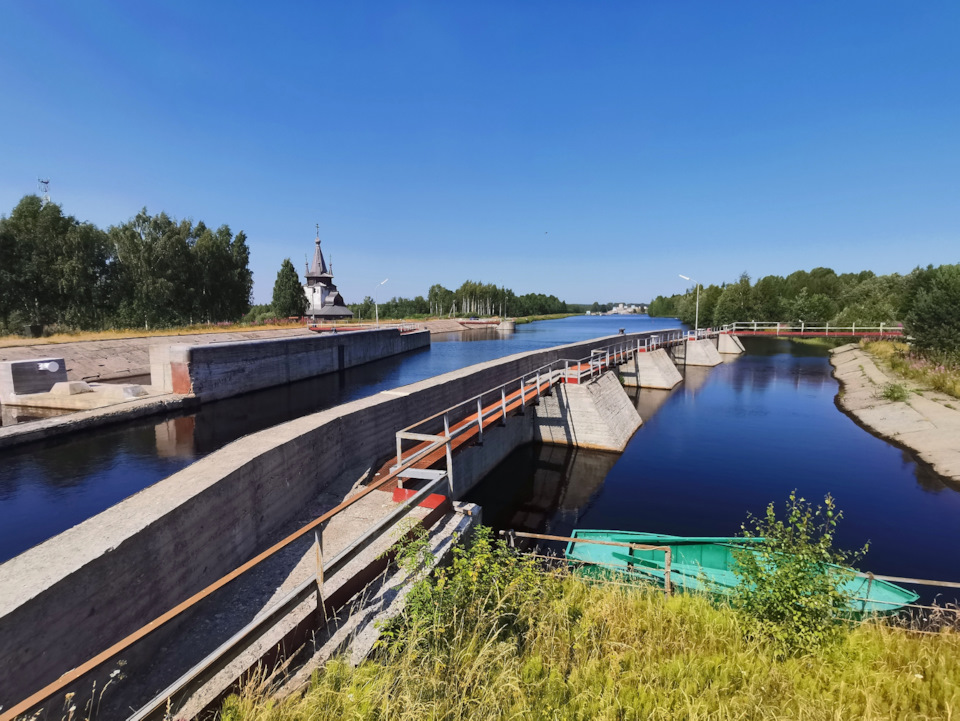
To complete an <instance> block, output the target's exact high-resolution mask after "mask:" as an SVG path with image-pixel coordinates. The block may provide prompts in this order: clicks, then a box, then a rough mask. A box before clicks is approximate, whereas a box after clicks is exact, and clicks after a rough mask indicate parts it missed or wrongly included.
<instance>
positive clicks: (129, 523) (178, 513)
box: [0, 334, 642, 707]
mask: <svg viewBox="0 0 960 721" xmlns="http://www.w3.org/2000/svg"><path fill="white" fill-rule="evenodd" d="M638 337H642V336H641V335H640V334H631V335H628V336H626V337H624V336H619V337H610V338H607V339H594V340H591V341H586V342H582V343H574V344H570V345H567V346H558V347H555V348H548V349H544V350H538V351H531V352H528V353H520V354H516V355H512V356H507V357H506V358H501V359H498V360H495V361H490V362H487V363H481V364H478V365H475V366H471V367H469V368H463V369H460V370H457V371H453V372H451V373H446V374H444V375H441V376H437V377H435V378H431V379H428V380H425V381H421V382H419V383H414V384H412V385H408V386H404V387H401V388H398V389H395V390H393V391H387V392H384V393H380V394H377V395H375V396H372V397H369V398H363V399H360V400H357V401H353V402H351V403H347V404H344V405H341V406H338V407H336V408H331V409H329V410H326V411H322V412H320V413H316V414H313V415H310V416H305V417H303V418H298V419H296V420H293V421H289V422H287V423H284V424H281V425H279V426H276V427H273V428H270V429H267V430H264V431H261V432H259V433H255V434H253V435H250V436H247V437H245V438H242V439H240V440H238V441H235V442H233V443H231V444H229V445H227V446H225V447H224V448H222V449H220V450H219V451H217V452H215V453H212V454H211V455H209V456H207V457H206V458H203V459H201V460H199V461H197V462H196V463H194V464H192V465H191V466H189V467H187V468H185V469H184V470H182V471H180V472H179V473H176V474H174V475H173V476H171V477H170V478H168V479H166V480H164V481H161V482H160V483H157V484H155V485H153V486H151V487H150V488H147V489H145V490H143V491H141V492H140V493H137V494H136V495H134V496H131V497H130V498H127V499H126V500H124V501H122V502H121V503H119V504H117V505H116V506H114V507H112V508H110V509H108V510H106V511H104V512H103V513H101V514H99V515H97V516H94V517H93V518H91V519H88V520H87V521H84V522H83V523H81V524H79V525H78V526H75V527H74V528H71V529H70V530H68V531H66V532H64V533H62V534H60V535H59V536H56V537H55V538H52V539H50V540H49V541H46V542H45V543H42V544H40V545H39V546H36V547H34V548H32V549H30V550H29V551H26V552H25V553H23V554H21V555H20V556H17V557H16V558H14V559H12V560H10V561H8V562H7V563H5V564H2V565H0V588H3V589H4V593H3V594H2V595H0V668H3V669H4V676H5V678H4V683H3V684H2V687H0V705H3V706H5V707H9V706H10V705H11V704H12V703H14V702H16V701H19V700H20V699H22V698H24V697H25V696H27V695H28V694H30V693H32V692H34V691H36V690H37V689H39V688H40V687H42V686H43V685H45V684H46V683H49V682H51V681H53V680H54V679H56V678H57V677H59V676H60V675H61V674H62V673H63V672H65V671H66V670H68V669H70V668H73V667H75V666H77V665H79V664H80V663H82V662H83V661H85V660H86V659H88V658H90V657H91V656H93V655H94V654H96V653H98V652H100V651H102V650H103V649H104V648H106V647H107V646H109V645H110V644H112V643H115V642H116V641H118V640H119V639H121V638H123V637H124V636H126V635H127V634H129V633H131V632H132V631H134V630H136V629H137V628H139V627H140V626H141V625H142V624H143V623H144V622H146V621H147V620H149V619H152V618H155V617H156V616H158V615H159V614H161V613H163V612H164V611H166V610H168V609H170V608H172V607H173V606H175V605H176V604H177V603H179V602H181V601H183V600H184V599H185V598H188V597H189V596H190V595H191V594H193V593H195V592H197V591H198V590H200V589H201V588H203V587H204V586H206V585H207V584H209V583H211V582H212V581H214V580H216V579H217V578H220V577H221V576H222V575H223V574H224V573H226V572H228V571H230V570H231V569H233V568H236V567H237V566H238V565H240V564H241V563H243V562H244V561H246V560H247V559H249V558H250V557H252V556H253V555H254V554H256V553H257V552H259V551H261V550H262V549H263V548H265V547H266V545H267V544H268V543H269V542H271V541H272V540H273V534H275V533H276V532H277V531H278V530H280V529H281V528H284V527H285V524H287V523H288V522H290V520H291V519H292V518H293V517H294V516H296V515H297V514H298V513H300V512H302V510H303V509H304V508H305V507H307V506H308V504H309V503H310V502H311V501H312V500H313V499H315V498H316V497H317V495H318V493H320V492H322V491H323V490H324V489H326V488H329V487H331V486H333V485H334V484H340V483H343V482H345V481H353V480H356V479H358V478H360V477H361V476H363V475H364V474H366V473H367V472H368V470H369V469H370V468H371V467H372V466H373V465H375V464H376V463H377V462H378V459H382V458H384V457H388V456H390V455H392V454H393V448H394V438H395V435H394V434H395V433H396V431H397V430H399V429H401V428H404V427H406V426H408V425H410V424H412V423H414V422H416V421H419V420H421V419H423V418H426V417H428V416H430V415H433V414H434V413H437V412H439V411H442V410H443V409H445V408H447V407H449V406H451V405H453V404H454V403H457V402H460V401H462V400H464V399H466V398H470V397H471V396H474V395H476V394H478V393H480V392H481V391H484V390H487V389H489V388H492V387H494V386H496V385H498V384H500V383H503V382H506V381H508V380H511V379H513V378H517V377H518V376H520V375H522V374H524V373H528V372H530V371H532V370H534V369H536V368H537V367H539V366H541V365H543V364H545V363H548V362H550V361H553V360H557V359H561V358H574V359H578V358H583V357H585V356H588V355H589V354H590V351H591V350H592V349H593V348H596V347H598V346H600V345H602V344H603V343H604V342H613V341H614V340H616V341H618V342H619V341H624V340H629V339H630V338H634V339H636V338H638ZM607 377H609V378H610V380H612V382H613V383H614V384H616V386H617V390H618V391H619V392H620V393H621V394H622V393H623V390H622V388H620V387H619V383H617V381H616V379H614V378H613V377H612V376H607ZM630 410H631V411H633V408H632V406H631V408H630ZM633 413H634V414H635V413H636V411H633ZM531 416H532V414H531ZM511 422H513V426H514V428H513V429H511V427H510V422H508V426H507V429H506V430H507V432H508V438H510V437H512V438H513V439H514V441H517V442H519V441H520V440H522V439H524V438H526V437H527V435H528V433H529V431H527V430H525V427H524V424H525V423H532V417H531V419H530V420H529V421H527V420H523V421H520V422H519V423H518V422H516V419H511ZM497 430H503V429H497ZM510 434H512V436H511V435H510ZM494 436H495V432H494V433H491V435H490V437H489V439H485V446H486V445H487V444H488V443H489V444H490V446H491V447H490V449H489V450H483V451H481V453H484V454H488V455H486V456H481V457H480V458H479V459H478V460H474V461H471V462H470V463H473V469H474V470H473V471H472V472H473V473H482V472H483V471H484V468H486V467H488V466H489V464H490V463H493V462H495V459H496V458H498V457H499V456H500V454H501V453H502V452H503V448H504V447H505V445H506V444H501V445H500V446H499V447H497V446H495V444H494V440H495V439H494ZM511 442H513V441H511ZM174 448H176V442H174ZM476 450H477V449H472V450H471V451H468V453H473V452H474V451H476ZM467 463H468V461H467V460H464V461H462V462H460V461H458V466H457V468H455V481H456V473H457V471H458V470H459V471H460V472H461V474H462V475H464V476H465V477H466V474H467V473H468V471H467V470H464V468H467V465H466V464H467ZM65 639H66V640H67V641H68V642H65Z"/></svg>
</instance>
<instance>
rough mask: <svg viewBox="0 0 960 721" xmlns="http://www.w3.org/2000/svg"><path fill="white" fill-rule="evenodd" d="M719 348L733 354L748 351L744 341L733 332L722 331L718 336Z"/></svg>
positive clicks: (720, 350)
mask: <svg viewBox="0 0 960 721" xmlns="http://www.w3.org/2000/svg"><path fill="white" fill-rule="evenodd" d="M717 350H718V351H719V352H720V353H723V354H732V355H738V354H740V353H745V352H746V348H744V347H743V343H742V342H741V341H740V339H739V338H737V336H735V335H733V334H732V333H721V334H720V335H719V336H717Z"/></svg>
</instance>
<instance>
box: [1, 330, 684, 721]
mask: <svg viewBox="0 0 960 721" xmlns="http://www.w3.org/2000/svg"><path fill="white" fill-rule="evenodd" d="M683 340H684V337H683V333H682V332H681V331H678V330H670V331H662V332H658V333H655V334H648V335H646V336H644V337H638V338H635V339H629V340H627V339H624V340H623V341H617V342H613V343H608V344H607V345H606V346H603V347H602V348H599V349H595V350H594V351H593V352H591V354H590V356H588V357H587V358H582V359H578V360H572V359H559V360H555V361H552V362H550V363H547V364H544V365H542V366H540V367H538V368H535V369H534V370H531V371H529V372H527V373H524V374H523V375H521V376H519V377H518V378H514V379H512V380H510V381H507V382H506V383H501V384H499V385H497V386H495V387H494V388H491V389H489V390H487V391H484V392H482V393H480V394H478V395H476V396H473V397H472V398H469V399H467V400H465V401H461V402H460V403H457V404H455V405H453V406H451V407H450V408H447V409H445V410H443V411H440V412H439V413H436V414H434V415H432V416H430V417H429V418H426V419H424V420H422V421H418V422H417V423H415V424H413V425H411V426H408V427H407V428H404V429H403V430H401V431H399V432H398V433H397V436H396V437H397V458H396V463H395V464H394V465H393V466H392V467H391V468H390V470H389V472H388V473H387V474H386V475H384V476H383V477H382V478H378V479H377V480H375V481H374V482H372V483H371V484H369V485H368V486H366V487H365V488H364V489H363V490H361V491H360V492H358V493H357V494H355V495H353V496H352V497H350V498H348V499H347V500H345V501H343V502H342V503H340V504H338V505H337V506H335V507H334V508H332V509H330V510H329V511H327V512H326V513H324V514H322V515H320V516H318V517H317V518H315V519H314V520H312V521H310V522H308V523H307V524H305V525H304V526H302V527H301V528H300V529H298V530H297V531H295V532H294V533H292V534H290V535H288V536H287V537H285V538H284V539H282V540H280V541H279V542H277V543H275V544H274V545H273V546H271V547H270V548H268V549H266V550H265V551H263V552H261V553H259V554H258V555H256V556H254V557H253V558H252V559H250V560H249V561H247V562H246V563H244V564H242V565H241V566H239V567H238V568H236V569H234V570H233V571H231V572H230V573H227V574H226V575H224V576H222V577H221V578H219V579H218V580H216V581H214V582H213V583H211V584H209V585H208V586H206V587H205V588H203V589H201V590H200V591H198V592H197V593H195V594H193V595H192V596H190V597H189V598H187V599H186V600H184V601H183V602H181V603H179V604H178V605H176V606H175V607H173V608H172V609H170V610H169V611H167V612H166V613H163V614H161V615H160V616H158V617H157V618H155V619H153V620H152V621H150V622H149V623H147V624H145V625H144V626H142V627H140V628H139V629H137V630H136V631H134V632H133V633H131V634H129V635H127V636H126V637H124V638H123V639H121V640H119V641H117V642H116V643H114V644H113V645H111V646H110V647H109V648H107V649H105V650H104V651H102V652H101V653H99V654H97V655H96V656H94V657H93V658H91V659H89V660H87V661H86V662H84V663H82V664H81V665H79V666H77V667H76V668H74V669H71V670H70V671H67V672H66V673H64V674H63V675H62V676H61V677H60V678H58V679H57V680H56V681H54V682H52V683H50V684H48V685H47V686H45V687H43V688H42V689H40V690H39V691H37V692H36V693H34V694H32V695H30V696H29V697H28V698H26V699H24V700H23V701H21V702H20V703H17V704H15V705H14V706H12V707H10V708H7V709H2V710H0V721H12V719H15V718H17V717H18V716H20V715H23V714H26V713H28V712H30V711H31V710H34V709H36V708H37V707H38V706H40V705H41V704H43V703H45V702H46V701H48V700H49V699H50V698H52V697H54V696H55V695H56V694H57V693H60V692H65V691H66V690H68V689H69V688H71V687H72V686H74V685H75V684H77V683H78V682H80V681H82V680H83V679H84V678H85V677H88V676H90V675H91V674H92V673H94V672H97V671H102V669H103V668H104V666H105V665H106V664H107V663H108V662H110V663H112V662H113V660H114V659H116V658H117V657H118V655H119V654H121V653H124V652H125V651H127V650H128V649H130V648H131V647H132V646H134V644H137V643H139V642H141V641H142V640H143V639H145V638H147V637H148V636H150V635H151V634H153V633H154V632H155V631H157V630H158V629H160V628H162V627H165V626H166V625H167V624H169V623H170V622H171V621H173V620H174V619H176V618H178V617H181V616H182V615H183V614H184V613H186V612H188V611H191V610H193V609H195V608H196V607H197V606H198V604H200V603H201V602H202V601H204V600H205V599H207V598H209V597H211V596H212V595H213V594H214V593H216V592H217V591H219V590H220V589H222V588H224V587H226V586H228V585H229V584H230V583H231V582H233V581H234V580H236V579H238V578H240V577H241V576H243V575H244V574H246V573H247V572H249V571H250V570H252V569H253V568H254V567H256V566H258V565H259V564H260V563H262V562H263V561H265V560H267V559H268V558H271V557H272V556H274V555H275V554H277V553H278V552H280V551H281V550H283V549H284V548H287V547H288V546H290V545H291V544H292V543H294V542H295V541H297V540H298V539H301V538H304V537H305V536H306V535H307V534H308V533H310V532H311V531H313V532H314V533H315V534H317V544H318V546H319V535H318V534H319V532H320V530H321V529H322V528H323V524H325V523H327V522H328V521H329V520H330V519H332V518H333V517H335V516H336V515H338V514H339V513H341V512H343V511H344V510H345V509H347V508H349V507H350V506H352V505H353V504H355V503H357V502H358V501H359V500H360V499H361V498H363V497H364V496H366V495H367V494H369V493H371V492H373V491H374V490H377V489H379V488H382V487H383V486H384V485H386V484H388V483H390V482H391V481H394V480H396V481H397V482H398V484H400V485H402V480H403V479H412V478H416V479H421V480H426V481H427V485H426V486H425V487H424V488H421V489H420V490H418V491H416V493H415V494H414V495H413V496H412V497H410V498H408V499H407V500H406V501H404V502H403V503H402V504H400V505H399V506H398V508H397V509H395V510H394V511H392V512H391V513H390V514H387V515H386V516H384V517H383V518H382V519H380V520H379V521H377V522H376V523H374V524H373V525H372V526H370V527H369V528H368V529H367V530H366V531H365V532H364V533H363V534H362V535H361V536H360V537H359V538H357V539H356V540H355V541H354V542H353V543H351V545H350V546H349V547H348V548H346V549H345V550H344V551H342V552H341V553H340V554H338V555H337V556H336V557H335V558H334V559H332V560H331V561H329V562H326V563H324V561H323V558H322V553H319V552H318V561H317V563H318V579H320V580H319V581H318V580H316V579H309V580H308V581H306V582H304V583H303V584H301V585H300V586H299V587H298V588H296V589H295V590H294V591H292V592H290V593H289V594H287V595H286V596H285V597H284V598H282V599H281V600H280V601H278V602H277V603H275V604H273V605H271V606H270V607H268V608H267V609H264V611H263V612H262V615H261V616H259V617H258V618H256V619H255V620H254V621H252V622H251V623H249V624H248V625H247V626H245V627H244V628H243V629H241V630H240V631H239V632H237V633H236V634H234V635H233V636H231V637H230V638H229V639H228V640H227V641H226V642H224V643H223V644H221V645H219V646H218V647H217V648H216V650H215V651H213V652H212V653H211V654H209V655H208V656H207V657H205V658H204V659H203V660H202V661H201V662H200V663H199V664H197V665H195V666H194V667H193V668H191V669H190V670H189V671H188V672H187V673H185V674H183V675H181V676H180V677H179V678H177V680H176V681H174V682H173V683H172V684H171V685H169V686H168V687H167V688H166V689H164V690H163V691H162V692H161V693H160V694H159V695H157V696H156V697H154V698H153V699H152V700H151V701H150V702H148V703H147V704H145V705H144V706H142V707H141V708H140V710H139V711H137V712H136V714H135V715H134V716H133V718H136V719H148V718H159V717H160V716H162V714H161V710H162V709H161V706H163V707H164V708H165V705H166V701H167V699H169V698H170V697H171V696H173V695H177V694H181V695H182V694H184V693H188V692H189V690H190V689H192V688H197V687H199V686H200V685H202V684H203V683H205V682H206V681H207V680H209V678H211V677H212V676H213V675H215V673H216V672H218V671H219V670H221V669H223V668H225V667H226V665H227V664H228V663H229V662H231V661H232V660H233V659H235V658H237V657H238V656H239V654H240V653H242V651H243V650H244V649H246V648H247V647H249V645H250V644H251V643H253V642H255V641H256V640H257V639H259V638H262V637H263V636H264V635H265V634H266V633H267V632H269V631H270V629H271V628H273V627H274V626H275V625H276V624H277V623H278V621H279V620H280V619H282V618H283V617H285V616H286V615H287V614H288V613H289V612H290V611H291V610H292V609H293V608H296V607H297V606H298V605H299V604H301V603H302V602H304V601H305V600H306V599H307V598H308V597H309V596H310V595H311V594H316V595H317V597H318V599H319V601H318V603H319V604H320V605H323V579H324V575H325V578H326V579H327V580H329V579H330V578H331V577H333V576H334V575H335V574H337V573H338V572H339V571H340V570H342V568H343V567H344V566H346V565H347V563H348V562H349V561H351V560H354V559H355V558H357V557H358V556H359V555H360V553H362V552H363V551H364V550H366V549H367V548H369V547H370V546H371V545H372V544H373V543H374V542H375V541H376V540H377V539H379V538H381V537H382V535H383V534H384V533H385V532H386V531H387V530H388V529H389V528H392V527H393V526H394V525H395V524H396V523H397V522H398V521H399V520H400V519H401V518H403V517H404V516H406V515H408V514H409V513H410V512H411V511H412V509H414V508H416V507H417V505H418V504H419V503H420V501H422V500H423V499H424V498H425V497H426V496H427V495H429V494H430V493H433V492H436V491H438V490H439V489H440V488H441V487H442V486H443V485H444V484H446V490H445V495H447V496H448V498H449V499H450V500H452V499H453V464H452V459H453V452H454V449H455V447H457V446H458V445H461V444H458V441H460V440H461V438H463V437H464V436H465V434H468V433H469V432H471V431H476V433H477V435H478V440H479V441H481V442H482V434H483V431H484V426H489V424H490V422H492V421H493V420H494V419H497V418H499V419H501V420H502V421H503V422H505V419H506V417H507V414H508V413H509V412H510V410H515V409H519V411H520V412H521V413H522V412H523V411H524V410H525V409H526V407H527V406H528V405H531V404H536V403H538V402H539V400H540V398H541V396H542V395H544V394H545V393H548V392H550V391H551V389H552V387H553V386H554V385H556V384H557V383H560V382H563V383H581V382H583V381H584V380H585V379H589V378H594V377H596V376H597V375H598V374H600V373H602V372H603V371H604V370H606V369H608V368H610V367H611V366H612V365H613V364H620V363H625V362H627V361H628V360H629V359H631V358H633V357H634V356H635V355H636V354H638V353H643V352H650V351H652V350H655V349H657V348H661V347H666V346H669V345H673V344H677V343H682V342H683ZM485 399H486V400H487V405H484V400H485ZM491 399H495V402H493V403H490V402H489V401H490V400H491ZM463 409H468V410H467V411H466V412H464V410H463ZM474 409H475V411H474ZM474 412H475V417H473V414H474ZM464 416H465V417H464ZM430 424H433V425H437V426H439V425H441V424H442V429H443V430H442V434H441V433H436V432H434V433H425V432H417V430H416V429H419V428H421V427H422V426H424V425H430ZM405 440H406V441H409V440H413V441H419V442H420V443H421V444H422V447H418V448H417V449H416V450H415V451H414V452H412V453H408V454H407V455H406V457H404V455H403V449H402V443H403V441H405ZM441 447H443V448H444V454H443V455H444V460H445V461H446V463H445V468H444V469H433V468H416V467H415V466H416V464H417V463H418V462H419V461H421V460H422V459H424V458H425V457H427V456H428V455H429V454H430V453H432V452H434V451H437V450H438V449H440V448H441ZM439 460H440V459H437V460H436V461H435V462H434V463H431V465H435V464H436V462H439ZM318 550H319V549H318Z"/></svg>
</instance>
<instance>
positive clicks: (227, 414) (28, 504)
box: [0, 316, 677, 563]
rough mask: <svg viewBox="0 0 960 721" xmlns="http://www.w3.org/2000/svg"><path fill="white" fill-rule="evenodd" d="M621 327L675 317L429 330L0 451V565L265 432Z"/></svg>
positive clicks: (656, 324) (666, 323)
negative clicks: (163, 412) (255, 386)
mask: <svg viewBox="0 0 960 721" xmlns="http://www.w3.org/2000/svg"><path fill="white" fill-rule="evenodd" d="M623 327H626V328H629V329H630V330H638V331H640V330H653V329H656V328H675V327H677V322H676V321H675V320H671V319H663V318H647V317H645V316H639V317H631V316H616V317H602V318H601V317H585V316H579V317H573V318H566V319H563V320H559V321H546V322H539V323H529V324H526V325H520V326H518V327H517V330H516V331H514V332H512V333H500V332H498V331H495V330H490V331H470V332H466V333H451V334H448V335H443V336H433V338H432V342H433V343H432V347H431V348H430V349H429V350H427V349H424V350H422V351H415V352H412V353H406V354H404V355H401V356H395V357H393V358H387V359H384V360H382V361H377V362H375V363H369V364H367V365H364V366H359V367H357V368H351V369H350V370H347V371H345V372H343V373H339V374H332V375H327V376H321V377H319V378H313V379H311V380H306V381H301V382H298V383H293V384H290V385H287V386H281V387H277V388H269V389H266V390H263V391H259V392H256V393H249V394H247V395H244V396H239V397H236V398H230V399H227V400H224V401H219V402H217V403H210V404H207V405H204V406H202V407H201V408H200V410H198V411H196V412H194V413H189V414H180V415H174V416H168V417H162V416H154V417H151V418H145V419H142V420H138V421H134V422H131V423H129V424H125V425H123V426H117V427H115V428H104V429H99V430H96V431H91V432H90V433H85V434H83V435H77V436H70V437H66V438H64V439H61V440H53V441H50V442H47V443H38V444H31V445H29V446H24V447H23V448H20V449H13V450H10V451H0V563H2V562H3V561H6V560H9V559H10V558H12V557H13V556H15V555H17V554H19V553H22V552H23V551H25V550H27V549H28V548H30V547H31V546H34V545H36V544H38V543H41V542H43V541H45V540H47V539H48V538H51V537H52V536H54V535H56V534H58V533H61V532H62V531H65V530H66V529H68V528H71V527H72V526H75V525H76V524H78V523H80V522H81V521H84V520H86V519H87V518H90V517H91V516H93V515H95V514H97V513H100V512H101V511H103V510H105V509H107V508H109V507H110V506H112V505H114V504H116V503H118V502H119V501H122V500H123V499H124V498H126V497H128V496H130V495H133V494H134V493H136V492H137V491H140V490H142V489H144V488H146V487H148V486H150V485H152V484H154V483H156V482H157V481H160V480H162V479H164V478H166V477H168V476H170V475H171V474H173V473H176V472H177V471H179V470H180V469H182V468H184V467H185V466H188V465H189V464H191V463H193V462H194V461H196V460H199V459H200V458H202V457H204V456H206V455H208V454H210V453H212V452H213V451H215V450H217V449H218V448H222V447H223V446H225V445H226V444H227V443H230V442H231V441H234V440H237V439H238V438H242V437H243V436H246V435H249V434H251V433H256V432H257V431H260V430H263V429H264V428H270V427H271V426H275V425H277V424H278V423H283V422H284V421H288V420H291V419H294V418H299V417H301V416H304V415H307V414H310V413H315V412H317V411H321V410H324V409H325V408H330V407H332V406H335V405H338V404H340V403H346V402H347V401H352V400H356V399H358V398H363V397H365V396H369V395H372V394H374V393H379V392H380V391H383V390H388V389H390V388H396V387H397V386H401V385H406V384H408V383H415V382H416V381H420V380H423V379H425V378H430V377H431V376H435V375H439V374H441V373H447V372H448V371H452V370H456V369H458V368H463V367H465V366H468V365H472V364H474V363H480V362H483V361H487V360H492V359H494V358H500V357H502V356H505V355H510V354H511V353H520V352H523V351H528V350H535V349H537V348H544V347H549V346H554V345H560V344H562V343H572V342H574V341H578V340H586V339H589V338H596V337H598V336H602V335H610V334H613V333H616V332H617V330H618V329H619V328H623Z"/></svg>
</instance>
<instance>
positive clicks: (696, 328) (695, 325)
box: [679, 273, 700, 332]
mask: <svg viewBox="0 0 960 721" xmlns="http://www.w3.org/2000/svg"><path fill="white" fill-rule="evenodd" d="M679 275H680V277H681V278H683V279H684V280H689V281H690V282H692V283H697V281H695V280H693V279H692V278H688V277H687V276H685V275H683V274H682V273H681V274H679ZM693 330H694V332H697V331H699V330H700V284H699V283H697V310H696V315H695V316H694V320H693Z"/></svg>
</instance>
